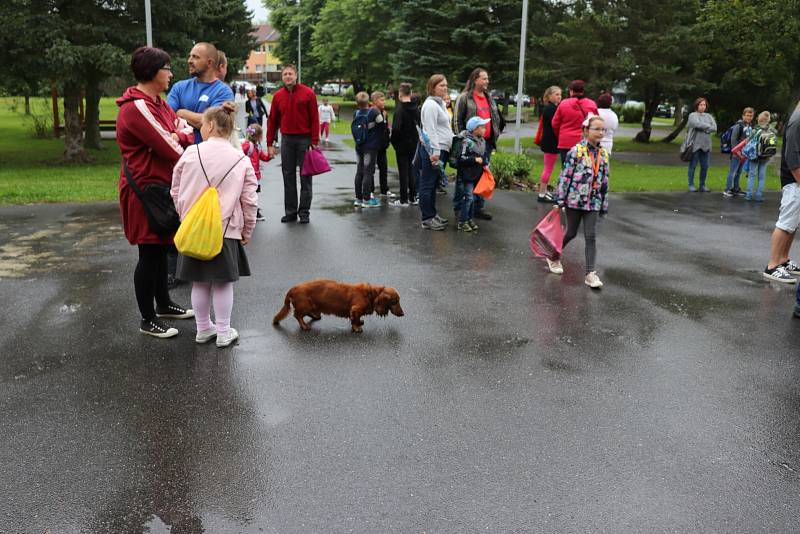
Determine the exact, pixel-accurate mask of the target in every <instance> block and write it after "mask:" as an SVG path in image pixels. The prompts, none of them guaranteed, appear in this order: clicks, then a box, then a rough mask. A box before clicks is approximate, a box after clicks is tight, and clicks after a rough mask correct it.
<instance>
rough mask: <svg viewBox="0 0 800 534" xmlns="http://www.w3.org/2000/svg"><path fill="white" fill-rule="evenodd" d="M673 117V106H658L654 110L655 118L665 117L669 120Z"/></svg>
mask: <svg viewBox="0 0 800 534" xmlns="http://www.w3.org/2000/svg"><path fill="white" fill-rule="evenodd" d="M674 115H675V106H670V105H669V104H659V105H658V108H656V117H666V118H667V119H671V118H672V117H673V116H674Z"/></svg>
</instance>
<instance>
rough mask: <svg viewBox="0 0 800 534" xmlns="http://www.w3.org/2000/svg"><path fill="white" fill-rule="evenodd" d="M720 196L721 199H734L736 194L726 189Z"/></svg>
mask: <svg viewBox="0 0 800 534" xmlns="http://www.w3.org/2000/svg"><path fill="white" fill-rule="evenodd" d="M722 196H723V197H735V196H736V193H734V192H733V191H731V190H730V189H726V190H725V191H723V192H722Z"/></svg>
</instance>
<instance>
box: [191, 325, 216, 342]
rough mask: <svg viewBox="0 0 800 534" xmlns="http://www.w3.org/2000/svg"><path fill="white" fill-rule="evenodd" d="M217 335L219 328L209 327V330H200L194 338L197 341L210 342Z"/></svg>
mask: <svg viewBox="0 0 800 534" xmlns="http://www.w3.org/2000/svg"><path fill="white" fill-rule="evenodd" d="M215 337H217V329H216V328H209V329H208V330H199V331H198V332H197V335H196V336H194V340H195V342H196V343H208V342H209V341H211V340H212V339H214V338H215Z"/></svg>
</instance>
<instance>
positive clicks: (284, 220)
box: [281, 215, 297, 223]
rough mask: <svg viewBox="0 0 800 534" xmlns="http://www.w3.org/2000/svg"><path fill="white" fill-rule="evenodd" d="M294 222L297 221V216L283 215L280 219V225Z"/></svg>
mask: <svg viewBox="0 0 800 534" xmlns="http://www.w3.org/2000/svg"><path fill="white" fill-rule="evenodd" d="M296 220H297V215H284V216H283V217H281V222H282V223H290V222H295V221H296Z"/></svg>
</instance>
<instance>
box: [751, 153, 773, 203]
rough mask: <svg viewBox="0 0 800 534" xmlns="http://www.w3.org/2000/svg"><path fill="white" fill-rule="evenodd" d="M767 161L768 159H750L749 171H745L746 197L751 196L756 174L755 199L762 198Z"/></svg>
mask: <svg viewBox="0 0 800 534" xmlns="http://www.w3.org/2000/svg"><path fill="white" fill-rule="evenodd" d="M768 163H769V159H754V160H751V161H750V172H749V173H747V198H753V185H755V181H756V176H758V190H757V191H756V200H762V199H763V198H764V182H766V177H767V164H768Z"/></svg>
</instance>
